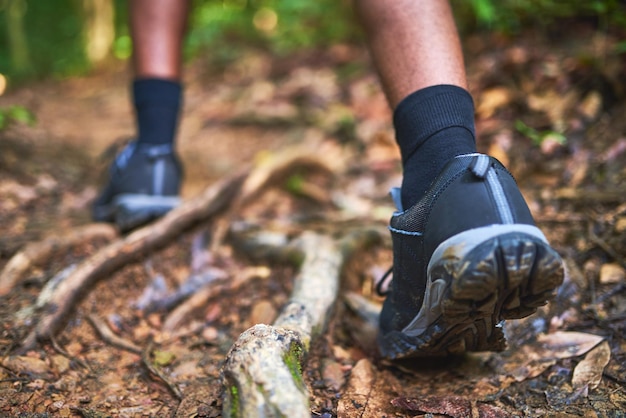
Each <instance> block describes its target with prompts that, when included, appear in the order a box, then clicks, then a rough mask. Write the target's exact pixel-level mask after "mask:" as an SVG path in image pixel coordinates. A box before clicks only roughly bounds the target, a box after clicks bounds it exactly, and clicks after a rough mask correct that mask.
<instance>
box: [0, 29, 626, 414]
mask: <svg viewBox="0 0 626 418" xmlns="http://www.w3.org/2000/svg"><path fill="white" fill-rule="evenodd" d="M563 27H567V29H566V30H564V31H563V32H564V33H558V34H549V35H548V34H538V33H535V32H528V33H524V34H523V35H522V36H519V37H516V38H507V37H502V36H497V35H477V36H473V37H471V38H469V39H466V41H465V50H466V54H467V57H468V59H467V61H468V73H469V80H470V85H471V92H472V94H473V96H474V97H475V101H476V105H477V108H476V109H477V113H476V115H477V130H478V136H479V139H478V146H479V149H480V150H481V151H483V152H489V153H490V154H492V155H494V156H496V157H497V158H499V159H500V160H501V161H502V162H503V163H505V165H506V166H507V167H509V169H510V170H511V171H512V172H513V174H514V175H515V176H516V178H517V180H518V182H519V184H520V186H521V188H522V190H523V192H524V194H525V197H526V198H527V200H528V202H529V205H530V207H531V210H532V211H533V214H534V215H535V217H536V220H537V223H538V224H539V226H540V227H541V228H542V229H543V231H544V233H545V234H546V236H547V237H548V238H549V240H550V241H551V243H552V244H553V246H554V247H555V248H556V249H557V250H558V251H559V253H560V254H561V255H562V256H563V258H564V260H565V262H566V266H567V277H566V281H565V283H564V285H563V286H562V288H561V289H560V290H559V293H558V295H557V297H556V299H555V301H554V302H552V303H551V304H549V305H548V306H546V307H545V308H542V309H540V310H539V312H538V313H537V314H536V315H533V316H531V317H529V318H527V319H524V320H520V321H509V323H507V325H506V327H507V328H506V330H507V334H508V340H509V348H508V349H507V350H506V351H504V352H502V353H476V354H469V355H467V356H463V357H459V358H453V359H450V358H446V359H442V360H437V359H435V360H428V361H413V362H409V363H389V362H385V361H383V360H381V359H380V358H379V357H378V355H377V353H376V349H375V346H374V344H373V343H372V338H373V333H374V331H373V330H372V328H371V326H370V324H369V323H368V322H367V321H366V320H365V319H363V318H362V317H361V316H359V315H358V313H359V310H358V309H357V311H356V312H355V310H354V306H355V304H356V303H358V302H363V301H368V303H372V304H374V305H377V304H378V305H379V304H380V303H381V301H382V299H381V298H379V297H377V296H376V294H375V293H374V292H373V287H374V282H375V281H376V280H378V279H379V278H380V277H381V276H382V274H383V273H384V272H385V271H386V270H387V268H388V267H389V266H390V263H391V248H390V245H389V243H388V242H386V243H384V244H382V245H380V246H378V247H377V248H374V249H370V250H368V251H367V252H365V253H363V254H359V256H358V257H354V258H353V259H352V260H351V261H350V262H349V263H348V266H347V268H346V269H345V274H344V277H343V286H342V287H343V291H342V296H341V298H340V300H339V301H338V302H337V304H336V308H335V310H334V313H333V315H332V318H331V321H330V322H329V324H328V327H327V330H326V331H325V333H324V334H323V336H322V337H321V338H319V339H318V340H317V341H316V342H315V343H314V344H313V347H312V350H311V353H310V354H309V356H308V359H307V362H306V366H305V369H304V375H305V380H306V385H307V387H308V389H309V392H310V394H311V398H310V407H311V416H313V417H326V418H328V417H334V416H342V417H405V416H452V417H466V416H473V417H479V416H480V417H500V416H527V417H535V416H551V417H553V416H563V417H565V416H585V417H595V416H600V417H619V416H625V415H626V413H625V412H624V411H626V389H624V388H625V387H626V386H625V384H626V367H625V364H626V339H625V337H626V278H625V273H624V268H625V267H626V258H625V256H624V254H626V240H625V238H624V237H625V235H624V231H625V230H626V205H625V204H624V196H625V192H626V189H625V188H624V178H625V177H626V171H625V169H624V167H625V164H624V163H625V162H626V119H625V118H624V117H623V115H624V114H626V87H625V85H624V83H623V80H624V79H626V78H625V76H626V73H625V71H624V68H626V67H625V66H624V62H623V61H624V60H623V58H622V56H621V55H618V54H614V53H612V52H611V51H613V49H612V48H613V47H614V46H615V45H616V42H617V41H618V40H617V39H616V38H614V37H613V36H612V35H611V34H610V33H606V32H599V31H598V30H596V29H595V28H593V27H590V26H588V25H585V24H581V23H577V22H571V23H569V22H568V24H567V25H566V26H563ZM186 86H187V88H186V96H185V110H184V115H183V118H182V124H181V129H180V133H179V141H178V149H179V152H180V154H181V157H182V159H183V161H184V162H185V167H186V178H185V184H184V190H183V196H184V197H191V196H194V195H196V194H198V193H199V192H201V191H202V190H203V189H204V188H205V187H207V186H208V185H210V184H212V183H214V182H215V181H216V180H217V179H219V178H222V177H224V176H227V175H229V174H230V173H232V172H233V171H235V170H236V169H237V168H238V167H240V166H242V165H245V164H249V163H250V162H253V161H259V160H263V159H264V158H268V156H271V155H275V154H277V153H279V152H280V151H281V150H283V149H285V148H286V147H292V146H293V147H297V146H305V147H310V149H315V150H317V151H318V152H320V155H324V156H325V158H328V159H329V160H331V159H332V162H333V164H334V167H336V173H335V174H334V175H320V174H319V173H317V174H316V173H309V172H306V171H303V172H302V173H301V174H299V175H297V176H293V177H292V178H290V179H286V181H285V182H279V183H276V184H275V187H274V188H272V189H271V190H269V191H267V192H266V193H265V194H264V195H263V196H262V198H260V199H259V200H258V201H257V202H255V203H254V204H253V205H251V206H250V207H248V208H246V209H245V210H244V211H242V213H240V214H237V217H238V220H237V222H236V223H237V225H239V226H241V225H244V226H251V225H252V226H256V227H257V228H260V229H262V230H271V231H281V232H283V233H286V234H289V235H297V234H298V233H299V232H300V231H302V230H305V229H318V230H320V229H321V230H325V231H330V233H332V234H336V235H341V234H342V233H343V232H345V229H346V228H348V227H349V226H350V225H353V224H366V225H374V226H380V227H381V228H385V227H386V224H387V220H388V218H389V216H390V215H391V213H392V212H393V207H392V205H391V202H390V199H389V198H388V196H387V194H388V190H389V188H390V187H392V186H397V185H399V182H400V179H401V177H400V175H401V173H400V164H399V153H398V151H397V148H396V146H395V144H394V141H393V130H392V127H391V123H390V117H391V114H390V112H389V110H388V108H387V104H386V101H385V98H384V96H383V94H382V92H381V90H380V87H379V85H378V82H377V79H376V76H375V74H374V72H373V70H372V68H371V66H370V64H369V62H368V58H367V54H366V51H365V50H364V49H362V48H360V47H356V46H350V45H337V46H334V47H331V48H328V49H326V50H319V51H307V52H302V53H299V54H294V55H293V56H289V57H272V56H270V55H268V54H267V53H264V52H258V51H252V50H251V51H242V53H241V54H240V58H239V59H237V60H236V61H234V62H232V63H228V64H223V65H217V64H215V63H213V62H212V61H210V60H208V59H206V58H203V57H200V58H197V59H195V60H194V61H193V62H190V63H188V65H187V72H186ZM127 87H128V74H127V73H126V71H125V70H124V69H121V68H120V67H119V65H112V66H111V67H109V68H107V69H106V70H101V71H99V72H97V73H95V74H92V75H89V76H86V77H81V78H72V79H67V80H54V81H51V80H48V81H44V82H39V83H31V84H29V85H26V86H23V87H21V88H19V89H16V90H13V91H10V92H8V93H6V94H5V95H4V96H0V107H6V106H9V105H16V104H17V105H22V106H24V107H26V108H27V109H29V110H30V111H32V112H33V113H34V114H35V116H36V118H37V123H36V124H35V125H34V126H24V125H20V124H17V123H16V124H13V125H12V126H10V127H8V128H7V129H5V130H3V131H2V132H0V230H1V231H2V234H1V235H0V268H2V267H3V266H4V265H6V263H7V262H8V260H9V259H10V258H11V257H12V256H13V255H15V254H16V253H17V252H18V251H20V249H22V248H23V247H24V246H25V245H26V244H27V243H29V242H34V241H37V240H40V239H42V238H44V237H46V236H51V235H59V234H62V233H64V232H67V231H69V230H72V229H73V228H76V227H78V226H81V225H86V224H88V223H89V222H90V219H89V204H90V201H91V200H92V199H93V198H94V197H95V195H96V193H97V190H98V185H99V181H100V180H99V178H100V177H101V173H102V172H103V171H104V170H105V168H106V166H107V164H108V162H109V161H110V158H111V156H112V155H113V151H111V149H110V148H111V145H112V144H120V143H122V142H123V141H125V140H127V139H128V138H132V135H133V132H134V126H133V124H132V123H133V122H132V118H131V117H130V115H131V107H130V105H129V100H128V92H127ZM528 127H532V128H528ZM560 134H563V136H561V135H560ZM563 138H564V139H565V142H564V143H562V142H563V141H562V139H563ZM233 226H236V225H234V224H233ZM212 227H213V225H206V226H201V227H200V228H198V229H197V230H196V231H194V232H192V233H188V234H184V235H183V236H182V237H180V238H179V239H176V240H175V241H173V242H172V243H171V244H170V245H169V246H168V247H167V248H165V249H163V250H161V251H159V252H157V253H155V254H152V255H150V256H149V257H148V258H147V259H145V260H141V262H139V263H136V264H133V265H130V266H127V267H125V268H123V269H121V270H120V271H117V272H115V273H114V274H112V275H111V276H110V277H107V278H106V279H104V280H101V281H100V282H99V283H98V284H97V285H96V286H95V288H93V289H92V290H91V291H90V292H89V293H88V294H87V295H85V297H84V299H83V301H82V302H81V303H80V305H79V306H77V307H76V309H75V311H74V313H73V315H72V317H71V319H70V320H69V322H68V324H67V326H66V327H65V329H64V330H63V331H62V332H61V333H60V334H59V335H58V336H57V338H56V339H55V341H54V344H42V345H40V346H38V347H37V348H36V349H34V350H31V351H28V352H27V353H23V354H21V355H17V354H16V350H17V349H18V348H19V346H20V344H21V341H22V339H23V338H24V337H25V336H26V335H27V333H28V331H29V330H30V329H31V328H32V327H33V325H34V323H35V321H36V319H37V313H36V311H34V310H33V309H32V308H31V307H32V306H33V304H34V303H35V301H36V299H37V297H38V295H39V294H40V292H41V291H42V288H43V287H44V284H45V283H46V282H47V281H48V280H50V279H51V278H53V277H54V276H55V275H57V274H58V273H59V272H60V271H62V270H63V269H64V268H65V267H67V266H72V265H76V264H77V263H79V262H80V261H81V260H83V259H85V258H86V257H88V256H89V255H90V254H93V252H94V251H95V250H96V249H97V248H100V247H102V246H103V245H105V242H104V241H103V240H99V239H94V240H89V241H88V242H83V243H81V244H80V245H77V246H74V247H72V248H71V249H69V250H67V251H63V252H61V253H56V254H54V256H52V257H50V258H49V259H47V260H46V261H45V262H44V263H42V264H41V265H38V266H33V268H31V269H30V270H29V271H28V272H27V274H26V275H25V277H24V278H23V280H22V281H21V282H20V283H19V284H18V285H17V286H16V287H15V288H14V289H13V291H11V292H10V293H9V294H8V295H6V296H3V297H2V299H1V300H2V303H1V305H0V324H1V325H0V349H1V352H0V353H1V355H2V362H1V363H0V364H1V367H0V416H23V417H45V416H85V417H104V416H120V417H134V416H181V417H182V416H187V417H192V416H205V417H218V416H221V413H222V412H221V404H222V400H221V399H222V398H221V393H222V386H221V383H220V368H221V365H222V362H223V359H224V356H225V355H226V353H227V351H228V349H229V348H230V346H231V345H232V343H233V342H234V341H235V340H236V338H237V337H238V335H239V334H240V333H242V332H243V331H244V330H246V329H247V328H248V327H250V326H251V325H253V324H255V323H271V322H272V321H273V319H274V318H275V317H276V315H277V312H278V311H280V308H281V306H282V305H283V304H284V303H285V301H286V300H287V299H288V297H289V292H290V291H291V283H292V279H293V276H294V274H296V272H295V271H294V269H293V268H292V267H289V266H282V265H277V264H272V263H269V262H266V261H263V260H258V259H254V258H252V257H250V256H249V254H245V252H243V253H242V251H238V249H237V247H236V246H233V245H232V243H230V242H229V241H228V240H227V241H225V242H224V243H222V245H220V247H219V248H218V249H214V248H212V247H211V246H210V245H209V244H210V239H211V237H212V235H213V234H212V233H211V232H212V230H213V229H212ZM285 231H287V232H285ZM207 237H208V238H207ZM198 269H200V270H202V271H210V272H213V273H215V274H216V275H217V276H220V275H221V276H225V277H234V276H236V275H244V276H247V277H248V281H247V282H246V284H245V285H244V286H241V287H239V288H236V289H229V288H228V287H225V290H224V291H222V292H221V293H220V294H219V296H217V297H214V298H212V299H211V300H209V301H208V302H207V303H206V304H204V305H202V306H201V307H199V308H197V309H196V310H195V311H194V312H193V313H192V315H190V316H189V317H188V318H187V319H186V321H185V324H184V325H183V326H181V327H180V328H179V329H177V330H176V331H175V332H165V331H164V329H163V324H164V322H166V321H167V318H168V315H169V314H170V311H169V310H166V309H158V308H154V307H153V308H150V306H149V303H148V302H147V301H148V296H147V295H148V293H149V291H151V292H152V293H153V294H154V293H155V292H156V293H158V292H159V291H160V292H161V293H160V295H161V297H163V295H164V294H167V292H168V291H169V292H171V291H172V290H173V289H175V288H177V287H178V286H180V284H181V283H183V282H185V280H186V279H187V278H188V277H189V276H190V275H191V274H192V273H193V272H194V271H198ZM156 300H159V299H158V298H157V299H156ZM361 313H362V312H361ZM89 316H92V317H96V318H100V319H102V320H104V321H105V323H107V324H108V325H109V327H110V328H111V329H112V330H113V331H114V332H115V333H116V334H117V335H119V336H121V337H123V338H124V339H126V340H128V341H132V342H134V343H135V344H136V345H138V346H139V347H141V348H142V349H144V350H147V349H149V350H147V351H146V352H147V353H148V354H149V355H150V356H151V357H150V359H151V361H152V363H153V365H154V367H157V368H159V369H160V370H161V371H162V373H163V374H164V376H165V377H166V380H167V382H166V381H164V380H163V379H158V378H156V377H155V376H154V374H152V373H150V372H149V371H148V369H147V368H146V367H145V366H144V364H143V363H142V357H141V355H140V354H137V353H132V352H129V351H127V350H123V349H120V348H116V347H113V346H111V345H109V344H107V343H106V342H104V341H103V339H102V338H101V337H100V336H99V334H98V333H97V332H96V331H95V330H94V327H92V326H91V325H90V322H89V321H88V317H89ZM168 384H169V385H168ZM173 387H175V388H178V389H179V390H180V392H181V393H182V400H181V399H180V396H178V397H177V395H176V394H175V391H174V390H173V389H172V388H173Z"/></svg>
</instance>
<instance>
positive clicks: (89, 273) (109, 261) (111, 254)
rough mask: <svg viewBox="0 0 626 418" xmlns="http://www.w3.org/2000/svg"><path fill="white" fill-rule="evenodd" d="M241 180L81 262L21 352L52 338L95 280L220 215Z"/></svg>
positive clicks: (224, 183)
mask: <svg viewBox="0 0 626 418" xmlns="http://www.w3.org/2000/svg"><path fill="white" fill-rule="evenodd" d="M243 179H244V175H243V174H237V175H235V176H233V177H231V178H229V179H227V180H224V181H222V182H219V183H217V184H215V185H213V186H212V187H209V188H208V189H207V190H206V191H205V192H204V193H203V194H201V195H199V196H198V197H196V198H195V199H191V200H189V201H187V202H185V203H183V204H182V205H181V206H179V207H177V208H176V209H174V210H172V211H171V212H169V213H168V214H167V215H166V216H164V217H163V218H161V219H159V220H158V221H157V222H155V223H154V224H151V225H149V226H146V227H144V228H141V229H139V230H137V231H135V232H133V233H132V234H130V235H128V236H127V237H125V238H123V239H121V240H118V241H115V242H113V243H111V244H110V245H108V246H106V247H104V248H102V249H101V250H99V251H98V252H96V253H95V254H94V255H93V256H91V257H89V258H88V259H87V260H85V261H83V262H82V263H81V264H80V265H79V266H78V267H77V268H76V269H75V270H74V271H73V272H72V273H71V274H70V275H69V276H68V277H67V279H65V280H64V281H63V282H61V284H59V286H58V287H57V289H56V290H55V293H54V295H53V296H52V297H51V299H50V300H49V301H48V303H46V305H45V306H44V308H43V313H42V317H41V318H40V320H39V322H38V323H37V325H36V326H35V328H34V329H33V331H31V333H30V334H29V335H28V336H27V337H26V339H25V340H24V343H23V345H22V350H28V349H32V348H34V346H35V345H36V344H37V341H39V340H49V339H50V337H51V336H53V335H55V334H56V333H57V332H58V331H59V330H60V329H61V327H62V326H63V324H64V322H65V320H66V319H67V316H68V315H69V314H70V312H71V311H72V309H73V308H74V306H75V305H76V303H77V302H78V301H79V300H80V299H81V297H82V296H83V295H84V294H85V292H86V291H87V290H88V289H89V288H90V287H92V286H93V285H94V284H95V283H96V282H97V281H98V280H100V279H102V278H104V277H105V276H107V275H110V274H112V273H113V272H115V271H117V270H118V269H120V268H122V267H124V266H125V265H127V264H129V263H131V262H136V261H138V260H139V259H140V258H142V257H145V256H146V255H147V254H149V253H150V252H152V251H155V250H157V249H160V248H162V247H164V246H165V245H167V244H169V243H170V242H171V240H172V239H173V238H175V237H177V236H179V235H181V234H182V233H183V232H185V231H187V230H189V229H191V228H192V227H193V226H194V225H196V224H197V223H199V222H201V221H205V220H207V219H209V218H211V217H213V216H216V215H219V214H220V213H222V212H223V211H224V210H225V209H226V208H227V207H228V205H229V203H230V202H231V201H232V199H233V197H234V196H235V195H236V194H237V192H238V191H239V188H240V185H241V183H242V180H243Z"/></svg>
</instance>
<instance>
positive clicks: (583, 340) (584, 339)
mask: <svg viewBox="0 0 626 418" xmlns="http://www.w3.org/2000/svg"><path fill="white" fill-rule="evenodd" d="M603 339H604V337H600V336H598V335H593V334H587V333H584V332H575V331H557V332H554V333H552V334H542V335H540V336H539V337H537V341H538V342H539V343H540V344H542V349H543V350H544V351H545V354H544V355H543V356H542V357H545V358H557V359H564V358H570V357H578V356H582V355H583V354H585V353H586V352H588V351H589V350H591V349H592V348H593V347H595V346H596V345H598V344H599V343H600V341H602V340H603Z"/></svg>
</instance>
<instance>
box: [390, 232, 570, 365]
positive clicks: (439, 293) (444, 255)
mask: <svg viewBox="0 0 626 418" xmlns="http://www.w3.org/2000/svg"><path fill="white" fill-rule="evenodd" d="M427 271H428V283H427V286H426V293H425V295H424V302H423V304H422V308H421V309H420V312H419V313H418V314H417V316H416V317H415V318H414V319H413V321H411V323H410V324H409V325H407V326H406V327H405V328H404V329H403V330H402V331H392V332H389V333H387V334H386V335H384V336H379V346H380V347H381V352H382V353H383V355H384V356H385V357H388V358H391V359H400V358H407V357H426V356H445V355H450V354H460V353H463V352H466V351H502V350H504V349H506V340H505V337H504V332H503V329H502V325H503V321H504V320H505V319H519V318H524V317H526V316H528V315H531V314H533V313H534V312H536V310H537V308H538V307H540V306H543V305H545V304H546V303H547V302H548V301H549V300H550V299H552V298H553V297H554V293H555V290H556V288H558V286H559V285H560V284H561V283H562V282H563V276H564V271H563V263H562V261H561V257H560V256H559V255H558V254H557V252H556V251H554V250H553V249H552V248H551V247H550V246H549V245H548V243H547V241H546V239H545V237H544V236H543V234H542V233H541V231H539V229H537V228H536V227H533V226H530V225H494V226H490V227H484V228H478V229H474V230H470V231H466V232H463V233H461V234H458V235H455V236H454V237H452V238H450V239H448V240H446V241H444V242H443V243H442V244H441V245H440V246H439V247H438V248H437V250H436V251H435V252H434V253H433V256H432V258H431V262H430V263H429V266H428V270H427Z"/></svg>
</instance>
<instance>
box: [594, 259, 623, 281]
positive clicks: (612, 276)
mask: <svg viewBox="0 0 626 418" xmlns="http://www.w3.org/2000/svg"><path fill="white" fill-rule="evenodd" d="M625 278H626V270H624V268H623V267H622V266H620V265H619V264H617V263H607V264H603V265H602V267H601V268H600V283H602V284H616V283H619V282H623V281H624V279H625Z"/></svg>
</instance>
